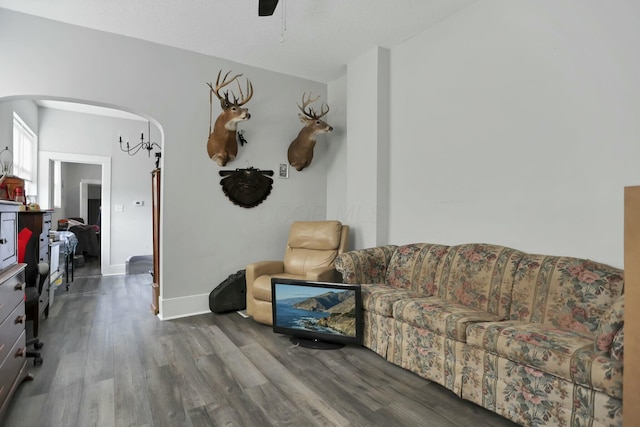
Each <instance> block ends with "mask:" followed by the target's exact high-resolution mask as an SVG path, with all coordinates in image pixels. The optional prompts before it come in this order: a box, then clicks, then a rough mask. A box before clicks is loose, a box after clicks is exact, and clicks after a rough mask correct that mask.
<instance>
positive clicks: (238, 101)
mask: <svg viewBox="0 0 640 427" xmlns="http://www.w3.org/2000/svg"><path fill="white" fill-rule="evenodd" d="M229 74H231V71H229V72H227V74H225V75H224V77H223V78H222V83H220V76H221V75H222V70H220V71H218V77H217V78H216V86H215V88H214V87H213V85H212V84H211V83H207V84H208V85H209V87H210V88H211V92H212V93H214V94H215V95H216V98H218V99H219V100H220V101H222V100H223V97H222V96H221V95H220V90H221V89H222V88H224V87H225V86H228V85H230V84H231V83H233V82H234V81H235V82H236V83H238V90H239V91H240V99H238V98H237V97H236V95H235V94H234V93H233V91H231V95H233V102H231V101H230V100H229V91H228V90H226V91H225V92H224V102H225V103H226V105H230V104H234V105H236V106H238V107H241V106H243V105H244V104H246V103H247V102H249V100H250V99H251V98H252V97H253V84H252V83H251V80H249V79H247V97H246V98H245V97H244V93H243V92H242V87H241V86H240V82H239V81H238V77H242V74H237V75H235V76H234V77H233V78H232V79H231V80H227V77H229Z"/></svg>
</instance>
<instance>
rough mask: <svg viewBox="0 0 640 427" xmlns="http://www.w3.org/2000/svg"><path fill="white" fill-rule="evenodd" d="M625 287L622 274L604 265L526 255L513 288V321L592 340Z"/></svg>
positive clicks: (575, 259)
mask: <svg viewBox="0 0 640 427" xmlns="http://www.w3.org/2000/svg"><path fill="white" fill-rule="evenodd" d="M622 287H623V280H622V270H620V269H617V268H614V267H610V266H608V265H605V264H600V263H596V262H593V261H589V260H586V259H579V258H570V257H554V256H545V255H525V257H524V258H523V259H522V261H521V262H520V265H519V266H518V271H517V272H516V277H515V281H514V284H513V301H512V303H511V316H510V318H511V319H513V320H523V321H527V322H533V323H542V324H545V325H548V326H551V327H555V328H560V329H570V330H573V331H575V332H578V333H582V334H585V336H593V334H595V331H596V328H597V327H598V321H599V319H600V317H602V315H603V314H604V312H605V311H606V309H607V308H608V307H609V306H610V305H611V304H612V303H613V302H614V301H615V300H616V299H617V298H618V297H619V296H620V295H621V294H622Z"/></svg>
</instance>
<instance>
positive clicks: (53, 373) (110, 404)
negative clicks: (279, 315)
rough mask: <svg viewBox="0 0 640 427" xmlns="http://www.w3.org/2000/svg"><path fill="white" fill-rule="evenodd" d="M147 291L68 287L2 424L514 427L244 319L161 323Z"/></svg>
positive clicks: (135, 284) (372, 362)
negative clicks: (297, 344) (39, 356)
mask: <svg viewBox="0 0 640 427" xmlns="http://www.w3.org/2000/svg"><path fill="white" fill-rule="evenodd" d="M150 283H151V279H150V276H149V275H148V274H137V275H127V276H125V275H123V276H104V277H101V276H99V275H92V276H85V277H82V276H80V277H78V276H77V275H76V280H75V281H74V282H73V283H72V284H71V287H70V290H69V291H65V290H64V286H60V287H59V288H58V289H57V291H56V295H55V300H54V305H53V306H52V307H51V311H50V314H49V318H48V319H46V320H44V321H43V322H42V323H41V326H40V338H41V339H42V340H43V341H44V343H45V347H44V348H43V349H42V356H43V358H44V364H43V365H42V366H38V367H35V366H32V365H30V366H31V369H30V370H31V372H32V373H33V375H34V380H33V381H29V382H24V383H23V384H22V385H21V386H20V387H19V388H18V391H17V393H16V394H15V395H14V397H13V399H12V402H11V404H10V406H9V409H8V411H7V414H6V416H5V419H4V420H0V425H2V426H5V427H15V426H29V427H35V426H56V427H73V426H79V427H86V426H93V425H95V426H101V427H105V426H192V427H200V426H269V425H273V426H316V425H322V426H471V425H473V426H513V424H512V423H510V422H509V421H507V420H505V419H503V418H501V417H499V416H497V415H495V414H493V413H491V412H488V411H486V410H484V409H482V408H480V407H478V406H476V405H473V404H471V403H469V402H465V401H463V400H461V399H459V398H457V397H456V396H455V395H453V394H452V393H450V392H449V391H448V390H446V389H444V388H442V387H440V386H438V385H436V384H433V383H430V382H429V381H427V380H424V379H422V378H420V377H418V376H417V375H414V374H412V373H411V372H408V371H405V370H403V369H402V368H399V367H397V366H394V365H392V364H390V363H387V362H386V361H385V360H384V359H382V358H380V357H379V356H377V355H376V354H375V353H373V352H372V351H370V350H367V349H365V348H360V347H345V348H342V349H340V350H327V351H324V350H310V349H305V348H301V347H294V346H292V344H291V343H290V342H289V340H288V339H287V338H286V337H284V336H281V335H277V334H274V333H273V332H272V330H271V328H270V327H268V326H265V325H260V324H257V323H255V322H254V321H253V320H251V319H244V318H242V317H241V316H239V315H238V314H237V313H230V314H213V313H209V314H204V315H199V316H193V317H189V318H184V319H178V320H168V321H160V320H158V319H157V318H156V317H155V316H153V315H151V313H150V311H149V303H150V300H151V290H150ZM27 326H28V327H30V325H27Z"/></svg>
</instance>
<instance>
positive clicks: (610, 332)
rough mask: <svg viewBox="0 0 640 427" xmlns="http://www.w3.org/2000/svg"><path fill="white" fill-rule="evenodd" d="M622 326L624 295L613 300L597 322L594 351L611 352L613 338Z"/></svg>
mask: <svg viewBox="0 0 640 427" xmlns="http://www.w3.org/2000/svg"><path fill="white" fill-rule="evenodd" d="M623 325H624V295H622V296H621V297H620V298H618V299H617V300H615V302H614V303H613V304H611V306H609V308H608V309H607V311H605V312H604V315H603V316H602V317H601V318H600V321H599V322H598V329H597V330H596V340H595V346H596V351H606V352H607V353H609V352H610V351H611V344H612V343H613V337H615V336H616V334H617V333H618V331H619V330H620V329H622V326H623Z"/></svg>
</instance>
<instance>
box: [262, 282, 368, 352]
mask: <svg viewBox="0 0 640 427" xmlns="http://www.w3.org/2000/svg"><path fill="white" fill-rule="evenodd" d="M271 298H272V299H271V307H272V310H273V332H275V333H279V334H284V335H289V336H290V337H291V338H290V340H291V342H293V343H294V344H297V345H300V346H302V347H310V348H318V349H331V348H340V347H342V346H344V345H345V344H356V345H361V344H362V327H363V324H362V320H363V319H362V298H361V294H360V285H356V284H340V283H326V282H313V281H308V280H292V279H278V278H272V279H271Z"/></svg>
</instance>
